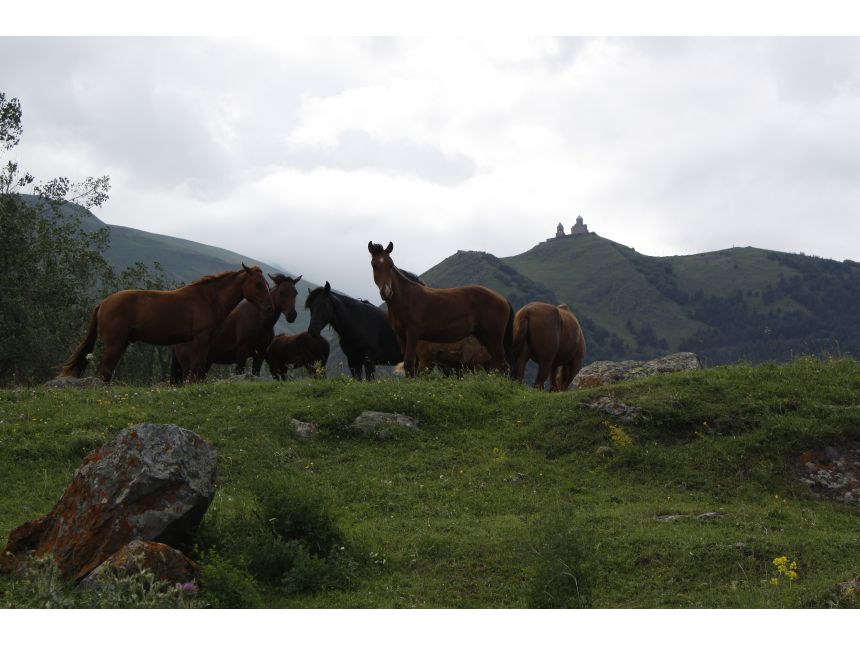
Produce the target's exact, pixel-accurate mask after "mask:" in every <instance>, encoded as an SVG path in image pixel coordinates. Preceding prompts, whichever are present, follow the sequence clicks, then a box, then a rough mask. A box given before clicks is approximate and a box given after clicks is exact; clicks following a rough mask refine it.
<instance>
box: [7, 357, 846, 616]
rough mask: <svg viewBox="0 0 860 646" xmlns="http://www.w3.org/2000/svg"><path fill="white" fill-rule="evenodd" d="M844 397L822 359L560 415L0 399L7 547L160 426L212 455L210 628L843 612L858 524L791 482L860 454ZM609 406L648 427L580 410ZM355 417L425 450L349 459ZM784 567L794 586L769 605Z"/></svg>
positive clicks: (632, 389)
mask: <svg viewBox="0 0 860 646" xmlns="http://www.w3.org/2000/svg"><path fill="white" fill-rule="evenodd" d="M858 393H860V364H858V363H857V362H855V361H851V360H838V361H827V362H822V361H818V360H814V359H799V360H796V361H794V362H792V363H790V364H786V365H776V364H764V365H761V366H755V367H753V366H750V365H747V364H737V365H732V366H725V367H720V368H714V369H709V370H703V371H700V372H695V373H685V374H674V375H663V376H658V377H653V378H650V379H646V380H642V381H638V382H629V383H624V384H619V385H615V386H612V387H605V388H598V389H591V390H585V391H570V392H567V393H561V394H554V393H543V392H536V391H534V390H531V389H528V388H525V387H522V386H519V385H517V384H513V383H511V382H510V381H508V380H505V379H502V378H498V377H490V376H483V375H479V376H474V377H469V378H466V379H462V380H446V379H441V378H435V377H428V378H422V379H418V380H411V381H400V380H384V381H379V382H376V383H357V382H353V381H350V380H348V379H345V378H335V379H329V380H322V381H294V382H286V383H244V382H239V383H226V382H217V383H206V384H202V385H198V386H192V387H185V388H181V389H175V388H172V387H168V386H165V385H158V386H153V387H150V388H124V387H112V388H109V389H104V390H89V391H70V390H48V389H46V388H41V387H40V388H31V389H19V390H6V391H2V392H0V420H2V421H0V492H2V493H0V534H2V536H3V537H5V536H7V535H8V533H9V532H10V531H11V530H12V529H13V528H14V527H16V526H17V525H19V524H21V523H23V522H25V521H27V520H31V519H33V518H35V517H37V516H39V515H41V514H44V513H46V512H47V511H49V510H50V508H51V507H52V506H53V504H54V503H55V502H56V500H57V499H58V498H59V496H60V495H61V493H62V491H63V489H64V488H65V486H66V484H67V483H68V482H69V480H70V479H71V476H72V473H73V471H74V469H75V468H76V467H77V466H78V464H79V463H80V460H81V457H82V455H83V454H84V453H85V452H86V451H87V450H90V449H92V448H94V447H96V446H98V445H99V444H100V443H102V442H104V441H105V440H107V439H108V438H110V437H112V436H113V434H114V433H116V432H117V431H118V430H120V429H121V428H123V427H125V426H127V425H129V424H135V423H138V422H143V421H152V422H165V423H166V422H169V423H174V424H178V425H180V426H183V427H185V428H188V429H190V430H193V431H195V432H196V433H199V434H200V435H201V436H203V437H204V438H205V439H206V440H208V441H209V442H211V443H212V444H213V445H214V446H215V447H216V449H217V450H218V455H219V476H218V490H217V493H216V496H215V499H214V501H213V503H212V505H211V507H210V509H209V511H208V512H207V515H206V517H205V518H204V521H203V524H202V526H201V528H200V530H199V535H198V546H197V549H196V551H195V553H194V554H193V556H194V557H195V558H196V559H197V560H198V561H199V562H200V563H201V564H202V565H203V567H204V580H203V587H204V590H206V589H207V585H208V590H209V592H208V595H209V596H208V597H207V598H208V602H209V603H210V605H216V606H247V607H251V606H262V607H327V608H332V607H338V608H340V607H362V608H365V607H379V608H403V607H417V608H425V607H446V608H464V607H465V608H472V607H494V608H519V607H571V608H578V607H595V608H657V607H660V608H725V607H740V608H746V607H756V608H770V607H790V608H802V607H832V606H846V605H848V606H850V607H855V605H854V604H855V602H854V601H853V600H851V599H844V598H841V597H839V595H838V594H837V593H836V585H837V583H839V582H841V581H845V580H847V579H850V578H852V577H854V576H856V575H857V574H860V572H858V569H860V568H858V565H857V563H858V560H860V559H858V556H860V538H858V536H857V532H856V526H857V518H858V516H857V514H858V507H856V506H848V505H845V504H841V503H836V502H832V501H828V500H823V499H816V498H814V497H813V496H812V495H811V494H810V492H809V491H808V490H807V489H806V488H805V486H804V485H803V484H801V483H800V482H799V480H798V479H797V477H796V469H797V467H798V466H799V465H798V460H799V456H800V454H801V453H802V452H803V451H805V450H807V449H819V448H823V447H825V446H830V445H835V446H839V445H846V444H850V443H852V442H857V441H858V440H860V406H858V403H860V402H858ZM607 394H610V395H612V396H614V397H616V398H618V399H619V400H621V401H623V402H625V403H627V404H631V405H634V406H636V407H637V408H639V409H640V411H641V418H639V419H638V420H637V421H636V422H626V421H619V420H617V419H613V418H609V417H608V416H607V415H605V414H602V413H599V412H596V411H593V410H591V409H588V408H584V407H582V406H580V404H582V403H585V402H590V401H592V400H594V399H596V398H597V397H599V396H602V395H607ZM364 410H380V411H387V412H397V413H403V414H407V415H411V416H413V417H414V418H416V419H417V420H418V421H419V424H420V429H419V430H418V431H415V432H401V433H398V434H395V435H394V436H393V437H391V438H390V439H388V440H378V439H371V438H364V437H360V436H358V435H356V434H354V433H353V432H352V431H351V430H350V423H351V421H352V420H353V419H354V418H355V417H357V416H358V415H359V414H360V413H361V412H362V411H364ZM291 418H297V419H300V420H302V421H308V422H313V423H314V424H316V425H317V426H318V428H319V432H318V434H317V436H316V437H314V438H312V439H310V440H301V439H299V438H297V437H296V436H295V434H294V432H293V430H292V428H291V425H290V422H289V420H290V419H291ZM610 425H611V426H614V427H615V428H620V429H621V430H622V431H623V436H625V437H628V438H630V439H631V440H632V443H630V444H629V445H625V442H624V441H616V443H613V439H612V434H613V433H615V436H616V440H617V439H618V438H619V437H621V436H620V435H619V434H618V433H617V431H613V429H612V428H611V427H610ZM602 447H611V449H612V450H611V451H607V450H605V449H604V448H602ZM708 512H715V515H713V516H711V517H709V518H710V519H709V520H706V519H700V518H699V516H700V515H701V514H705V513H708ZM666 516H676V517H677V518H675V519H674V520H666V519H665V518H664V517H666ZM271 519H277V520H271ZM779 556H787V557H788V558H789V559H790V560H796V562H797V563H798V570H797V571H798V578H797V579H796V580H795V581H788V580H779V584H778V585H773V584H771V582H770V579H771V578H774V577H777V574H778V573H777V568H776V566H775V565H774V564H773V559H774V558H776V557H779ZM262 563H268V564H269V565H261V564H262ZM272 564H273V565H272ZM783 579H784V577H783ZM10 586H12V582H11V580H9V579H0V593H2V591H3V590H8V589H9V587H10ZM0 599H2V598H0ZM0 605H2V602H0Z"/></svg>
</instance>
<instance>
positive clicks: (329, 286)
mask: <svg viewBox="0 0 860 646" xmlns="http://www.w3.org/2000/svg"><path fill="white" fill-rule="evenodd" d="M330 291H331V285H329V284H328V281H325V293H326V294H328V293H329V292H330Z"/></svg>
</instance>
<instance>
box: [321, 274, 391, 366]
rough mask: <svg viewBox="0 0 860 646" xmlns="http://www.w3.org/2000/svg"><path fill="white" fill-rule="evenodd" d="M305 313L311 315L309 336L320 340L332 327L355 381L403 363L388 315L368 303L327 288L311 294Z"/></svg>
mask: <svg viewBox="0 0 860 646" xmlns="http://www.w3.org/2000/svg"><path fill="white" fill-rule="evenodd" d="M308 292H309V293H308V297H307V300H306V301H305V309H309V310H310V312H311V320H310V323H308V333H310V335H311V336H314V337H319V336H320V333H321V332H322V329H323V328H324V327H325V326H326V325H331V327H332V328H333V329H334V331H335V332H337V335H338V337H339V338H340V347H341V349H342V350H343V353H344V354H345V355H346V361H347V363H348V364H349V371H350V373H351V374H352V376H353V378H354V379H361V378H362V369H363V370H364V377H365V378H366V379H373V377H374V374H375V371H376V370H375V369H376V366H377V365H388V366H393V365H396V364H398V363H400V362H401V361H402V360H403V353H402V352H401V350H400V345H399V344H398V343H397V337H396V336H395V335H394V331H393V330H392V329H391V326H390V325H389V323H388V317H387V315H386V313H385V312H384V311H383V310H381V309H380V308H378V307H376V306H375V305H371V304H370V303H368V302H367V301H362V300H358V299H356V298H352V297H350V296H346V295H345V294H341V293H339V292H334V291H332V289H331V285H329V283H328V281H326V284H325V286H324V287H317V288H316V289H314V290H308Z"/></svg>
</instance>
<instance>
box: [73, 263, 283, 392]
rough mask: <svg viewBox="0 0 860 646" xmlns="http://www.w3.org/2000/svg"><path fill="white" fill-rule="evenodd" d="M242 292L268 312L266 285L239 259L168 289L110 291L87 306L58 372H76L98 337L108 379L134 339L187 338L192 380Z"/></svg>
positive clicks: (101, 367)
mask: <svg viewBox="0 0 860 646" xmlns="http://www.w3.org/2000/svg"><path fill="white" fill-rule="evenodd" d="M243 297H244V298H246V299H247V300H249V301H251V302H252V303H253V304H254V305H255V306H256V307H258V308H260V310H261V311H262V312H263V313H264V314H265V315H266V316H269V315H271V313H272V310H273V307H272V299H271V298H270V297H269V287H268V285H266V279H265V277H264V276H263V272H262V270H261V269H260V268H259V267H257V266H254V267H251V268H249V267H246V266H245V264H244V263H242V269H239V270H237V271H225V272H222V273H220V274H215V275H214V276H203V277H202V278H198V279H197V280H195V281H194V282H193V283H191V284H189V285H186V286H184V287H180V288H179V289H173V290H169V291H157V290H152V289H126V290H122V291H119V292H114V293H113V294H111V295H110V296H108V297H107V298H105V299H104V300H103V301H102V302H101V303H99V304H98V305H96V306H95V308H94V309H93V312H92V314H91V315H90V323H89V327H88V328H87V336H86V338H85V339H84V340H83V342H82V343H81V344H80V345H79V346H78V348H77V350H75V351H74V352H73V353H72V356H70V357H69V358H68V359H67V360H66V362H65V363H64V364H62V369H63V371H62V372H61V373H60V376H61V377H80V376H81V373H83V371H84V368H86V366H87V355H89V354H90V353H91V352H92V351H93V348H94V347H95V345H96V339H97V338H98V337H101V339H102V342H103V343H104V351H103V352H102V356H101V360H100V361H99V367H98V372H99V376H101V378H102V379H103V380H104V381H110V380H111V378H112V377H113V373H114V370H115V369H116V365H117V363H119V360H120V358H121V357H122V355H123V353H124V352H125V349H126V348H127V347H128V344H129V343H132V342H134V341H143V342H144V343H151V344H152V345H176V344H177V343H185V342H191V345H190V349H191V361H190V368H189V376H190V378H191V379H192V380H196V379H198V378H200V377H202V376H203V374H204V368H205V366H206V358H207V354H208V350H209V341H210V339H211V337H212V333H213V332H214V331H215V329H216V328H217V327H218V326H219V325H220V324H221V323H222V322H223V321H224V319H225V318H227V315H228V314H229V313H230V312H231V311H232V310H233V308H234V307H236V305H238V303H239V301H240V300H242V298H243Z"/></svg>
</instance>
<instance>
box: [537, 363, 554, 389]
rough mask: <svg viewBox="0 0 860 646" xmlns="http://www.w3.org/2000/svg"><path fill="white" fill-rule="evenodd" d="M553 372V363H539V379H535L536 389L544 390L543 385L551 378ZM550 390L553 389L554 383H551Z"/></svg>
mask: <svg viewBox="0 0 860 646" xmlns="http://www.w3.org/2000/svg"><path fill="white" fill-rule="evenodd" d="M551 372H552V362H551V361H545V360H544V361H539V362H538V373H537V377H535V383H534V387H535V388H537V389H538V390H543V384H544V382H545V381H546V379H547V377H549V376H550V374H551ZM550 388H552V382H550Z"/></svg>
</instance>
